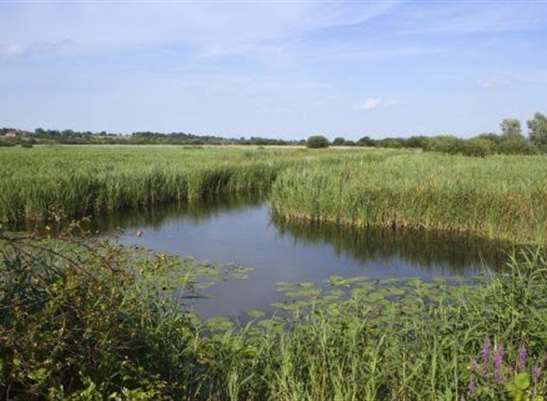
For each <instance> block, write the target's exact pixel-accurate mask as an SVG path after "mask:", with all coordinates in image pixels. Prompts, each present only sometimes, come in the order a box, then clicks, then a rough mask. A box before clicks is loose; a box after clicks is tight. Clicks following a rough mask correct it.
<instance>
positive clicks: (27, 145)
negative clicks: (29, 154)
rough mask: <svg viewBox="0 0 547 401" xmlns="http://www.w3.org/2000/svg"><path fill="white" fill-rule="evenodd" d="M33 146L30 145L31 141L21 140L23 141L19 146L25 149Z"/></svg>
mask: <svg viewBox="0 0 547 401" xmlns="http://www.w3.org/2000/svg"><path fill="white" fill-rule="evenodd" d="M33 146H34V145H32V143H28V142H23V143H22V144H21V147H22V148H26V149H30V148H32V147H33Z"/></svg>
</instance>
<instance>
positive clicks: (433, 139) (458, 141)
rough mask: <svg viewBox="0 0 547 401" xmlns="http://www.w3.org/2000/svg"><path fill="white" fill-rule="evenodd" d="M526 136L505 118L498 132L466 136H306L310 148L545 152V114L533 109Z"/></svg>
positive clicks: (475, 153) (516, 123)
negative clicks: (330, 138) (360, 147)
mask: <svg viewBox="0 0 547 401" xmlns="http://www.w3.org/2000/svg"><path fill="white" fill-rule="evenodd" d="M527 126H528V136H527V137H526V136H525V135H524V134H523V130H522V126H521V123H520V121H519V120H518V119H514V118H508V119H505V120H503V121H502V122H501V124H500V133H499V134H498V133H494V132H489V133H483V134H479V135H477V136H474V137H472V138H469V139H462V138H458V137H456V136H453V135H437V136H411V137H408V138H398V137H388V138H382V139H373V138H371V137H369V136H364V137H362V138H360V139H359V140H357V141H351V140H346V139H344V138H342V137H338V138H335V139H334V140H333V141H332V142H329V141H328V140H327V139H326V138H325V137H323V136H320V135H314V136H313V137H310V138H308V142H307V145H308V147H311V148H322V147H328V146H330V145H332V146H368V147H381V148H419V149H422V150H424V151H435V152H443V153H450V154H464V155H468V156H479V157H484V156H488V155H490V154H495V153H499V154H539V153H547V117H546V116H545V115H544V114H542V113H536V114H535V115H534V116H533V117H532V118H531V119H530V120H528V121H527Z"/></svg>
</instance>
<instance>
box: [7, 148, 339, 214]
mask: <svg viewBox="0 0 547 401" xmlns="http://www.w3.org/2000/svg"><path fill="white" fill-rule="evenodd" d="M307 156H309V157H307ZM332 158H333V157H332V155H329V154H325V155H317V156H312V155H308V153H307V152H306V150H305V149H284V150H276V149H249V148H211V147H209V148H200V147H115V146H114V147H108V146H100V147H91V146H71V147H34V148H33V149H21V148H9V149H8V148H5V149H0V165H2V170H1V171H0V222H10V223H20V222H25V221H43V220H45V219H46V218H48V217H51V216H52V215H56V216H57V217H59V218H65V217H68V218H72V217H78V216H83V215H96V214H104V213H113V212H115V211H120V210H128V209H133V210H138V209H148V208H151V207H154V206H158V205H160V204H164V203H177V202H179V203H180V202H188V201H198V200H202V199H205V198H211V197H215V196H218V195H221V194H223V195H229V194H259V195H260V194H264V193H266V192H267V191H269V189H270V187H271V184H272V182H273V180H274V179H275V177H276V176H277V174H278V172H279V171H280V170H281V169H283V168H285V167H287V166H289V165H290V164H292V163H295V162H297V161H298V163H300V164H301V163H304V164H305V163H314V162H316V161H318V160H320V159H321V160H323V161H326V160H328V159H332Z"/></svg>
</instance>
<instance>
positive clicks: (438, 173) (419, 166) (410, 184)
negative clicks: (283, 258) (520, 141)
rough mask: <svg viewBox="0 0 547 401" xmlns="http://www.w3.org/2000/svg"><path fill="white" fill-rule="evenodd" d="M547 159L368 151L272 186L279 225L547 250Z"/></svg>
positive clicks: (295, 171)
mask: <svg viewBox="0 0 547 401" xmlns="http://www.w3.org/2000/svg"><path fill="white" fill-rule="evenodd" d="M546 183H547V160H546V159H545V157H543V156H535V157H525V156H510V157H509V156H495V157H490V158H488V159H485V160H481V159H473V158H466V157H462V156H446V155H439V154H429V153H422V154H414V153H406V152H405V153H401V152H391V153H390V152H387V151H383V152H369V153H363V154H362V157H361V158H359V157H353V158H352V159H351V160H349V159H348V160H346V161H345V162H343V163H339V164H338V165H329V166H323V165H314V166H313V167H307V166H298V167H296V168H290V169H287V170H285V171H284V172H283V173H281V174H280V175H279V177H278V178H277V179H276V181H275V182H274V186H273V189H272V193H271V200H272V204H273V207H274V209H275V211H276V212H277V214H278V215H279V216H280V217H281V218H287V219H306V220H315V221H331V222H335V223H339V224H345V225H352V226H356V227H367V226H384V227H392V228H396V229H399V228H406V227H409V228H416V229H439V230H446V231H459V232H469V233H474V234H477V235H480V236H483V237H487V238H497V239H502V240H507V241H511V242H513V243H521V244H526V243H537V244H545V240H546V238H547V224H546V222H547V203H546V201H545V200H546V199H547V184H546Z"/></svg>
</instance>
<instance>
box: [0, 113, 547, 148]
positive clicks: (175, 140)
mask: <svg viewBox="0 0 547 401" xmlns="http://www.w3.org/2000/svg"><path fill="white" fill-rule="evenodd" d="M527 127H528V136H525V135H524V134H523V130H522V126H521V123H520V121H519V120H518V119H513V118H508V119H505V120H503V121H502V122H501V124H500V133H494V132H490V133H483V134H480V135H477V136H475V137H473V138H470V139H461V138H458V137H456V136H453V135H437V136H411V137H408V138H401V137H387V138H382V139H373V138H371V137H370V136H363V137H362V138H360V139H359V140H357V141H352V140H346V139H344V138H342V137H338V138H335V139H334V140H333V141H332V142H331V141H329V140H328V139H327V138H326V137H324V136H322V135H314V136H312V137H310V138H308V140H307V141H306V140H303V139H302V140H283V139H272V138H260V137H250V138H245V137H240V138H224V137H219V136H214V135H196V134H191V133H184V132H172V133H168V134H165V133H160V132H152V131H139V132H133V133H131V134H129V135H124V134H120V133H109V132H106V131H102V132H91V131H74V130H50V129H43V128H37V129H35V130H34V131H25V130H19V129H14V128H0V146H14V145H22V146H32V145H33V144H57V143H58V144H81V145H84V144H98V145H99V144H104V145H109V144H111V145H117V144H133V145H151V144H159V145H259V146H267V145H304V144H306V145H307V146H308V147H310V148H322V147H328V146H368V147H383V148H417V149H422V150H424V151H435V152H444V153H451V154H464V155H469V156H480V157H484V156H488V155H490V154H494V153H500V154H538V153H547V117H546V116H545V115H544V114H542V113H536V114H535V115H534V116H533V117H532V118H531V119H530V120H528V121H527Z"/></svg>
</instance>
